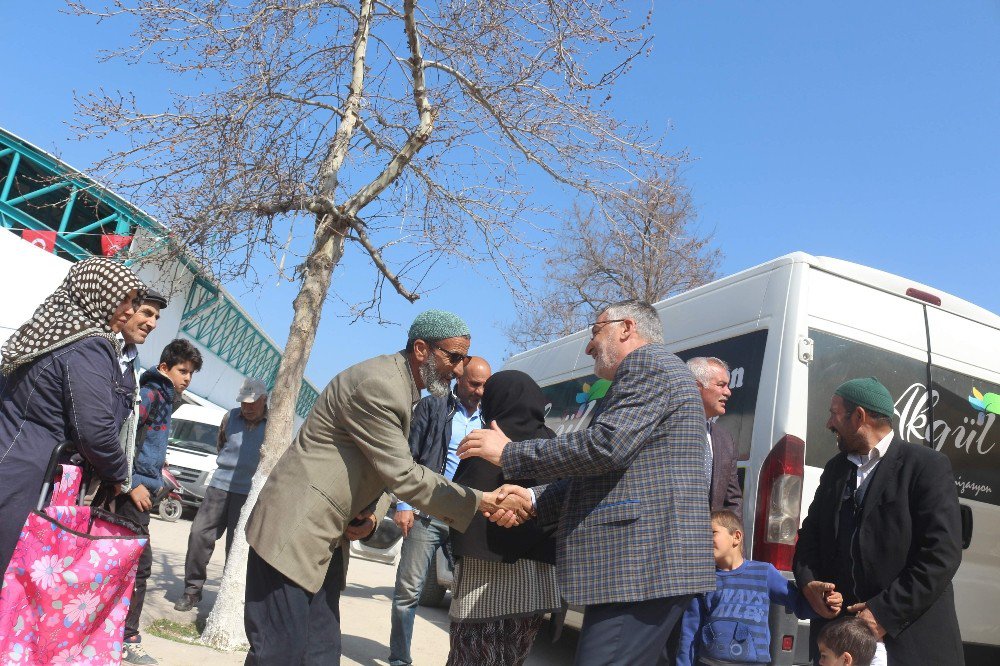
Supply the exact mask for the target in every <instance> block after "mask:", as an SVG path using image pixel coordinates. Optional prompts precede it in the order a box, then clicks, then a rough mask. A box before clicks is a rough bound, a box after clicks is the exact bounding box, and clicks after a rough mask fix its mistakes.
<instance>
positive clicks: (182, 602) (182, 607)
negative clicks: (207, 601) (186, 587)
mask: <svg viewBox="0 0 1000 666" xmlns="http://www.w3.org/2000/svg"><path fill="white" fill-rule="evenodd" d="M199 601H201V599H199V598H198V597H197V596H196V595H194V594H188V593H185V594H184V596H183V597H181V598H180V599H178V600H177V603H175V604H174V610H179V611H189V610H191V609H192V608H197V607H198V602H199Z"/></svg>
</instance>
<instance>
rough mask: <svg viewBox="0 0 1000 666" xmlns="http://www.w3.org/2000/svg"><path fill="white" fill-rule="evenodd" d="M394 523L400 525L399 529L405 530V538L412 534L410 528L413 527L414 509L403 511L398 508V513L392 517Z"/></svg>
mask: <svg viewBox="0 0 1000 666" xmlns="http://www.w3.org/2000/svg"><path fill="white" fill-rule="evenodd" d="M392 520H393V522H394V523H396V524H397V525H399V529H401V530H403V538H404V539H405V538H406V537H408V536H410V528H411V527H413V511H412V510H410V509H406V510H403V511H399V510H398V509H397V510H396V515H395V516H393V517H392Z"/></svg>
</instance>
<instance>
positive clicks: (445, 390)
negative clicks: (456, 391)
mask: <svg viewBox="0 0 1000 666" xmlns="http://www.w3.org/2000/svg"><path fill="white" fill-rule="evenodd" d="M420 379H422V380H423V382H424V388H425V389H427V392H428V393H430V394H431V395H432V396H434V397H436V398H443V397H445V396H447V395H448V394H449V393H451V380H450V379H444V378H442V377H441V375H439V374H438V371H437V368H436V367H435V366H434V358H433V357H431V356H428V357H427V360H426V361H424V362H423V363H421V364H420Z"/></svg>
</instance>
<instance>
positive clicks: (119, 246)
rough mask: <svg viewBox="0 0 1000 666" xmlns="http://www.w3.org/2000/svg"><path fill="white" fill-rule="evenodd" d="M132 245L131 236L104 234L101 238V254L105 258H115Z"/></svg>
mask: <svg viewBox="0 0 1000 666" xmlns="http://www.w3.org/2000/svg"><path fill="white" fill-rule="evenodd" d="M131 244H132V237H131V236H119V235H117V234H104V235H103V236H101V252H103V253H104V256H105V257H113V256H115V255H116V254H118V253H119V252H121V251H122V250H124V249H125V248H127V247H128V246H129V245H131Z"/></svg>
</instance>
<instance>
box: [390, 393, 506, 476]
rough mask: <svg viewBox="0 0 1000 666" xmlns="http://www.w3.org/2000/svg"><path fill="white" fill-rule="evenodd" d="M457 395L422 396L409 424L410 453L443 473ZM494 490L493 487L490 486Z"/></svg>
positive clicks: (419, 462) (423, 463) (420, 463)
mask: <svg viewBox="0 0 1000 666" xmlns="http://www.w3.org/2000/svg"><path fill="white" fill-rule="evenodd" d="M456 408H457V407H456V398H455V396H454V395H451V394H449V395H448V396H446V397H443V398H437V397H435V396H432V395H429V396H427V397H426V398H421V400H420V402H418V403H417V406H416V407H415V408H414V410H413V421H412V422H411V423H410V436H409V442H410V453H412V454H413V459H414V460H415V461H416V462H417V464H419V465H423V466H424V467H429V468H431V469H432V470H434V471H435V472H437V473H438V474H444V465H445V461H446V460H447V457H448V442H449V441H451V419H452V417H453V416H454V415H455V409H456ZM490 490H492V488H491V489H490Z"/></svg>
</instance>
